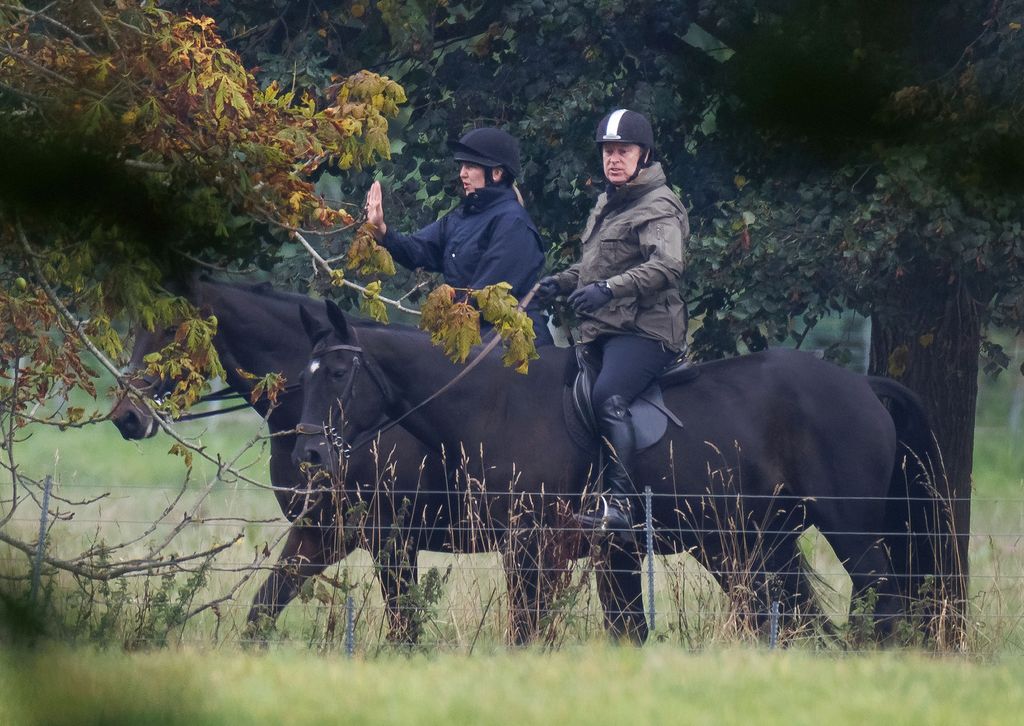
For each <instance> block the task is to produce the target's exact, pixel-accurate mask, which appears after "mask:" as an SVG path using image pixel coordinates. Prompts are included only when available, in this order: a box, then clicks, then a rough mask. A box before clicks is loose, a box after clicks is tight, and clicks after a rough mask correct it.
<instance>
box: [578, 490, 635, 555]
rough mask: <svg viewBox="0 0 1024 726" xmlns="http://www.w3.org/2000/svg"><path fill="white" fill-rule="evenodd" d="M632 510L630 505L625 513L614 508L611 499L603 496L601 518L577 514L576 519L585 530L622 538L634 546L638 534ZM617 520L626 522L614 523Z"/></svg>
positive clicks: (594, 514) (594, 515)
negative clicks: (634, 528)
mask: <svg viewBox="0 0 1024 726" xmlns="http://www.w3.org/2000/svg"><path fill="white" fill-rule="evenodd" d="M630 509H631V507H630V506H629V504H628V503H627V504H626V507H625V511H624V510H622V509H619V508H618V507H612V506H611V504H610V502H609V498H608V497H606V496H604V495H601V507H600V510H601V514H600V516H598V515H597V513H596V512H595V513H593V514H577V515H575V518H576V521H577V522H578V523H579V524H580V525H581V526H582V527H583V528H584V529H589V530H594V531H597V532H600V533H602V534H609V535H612V536H615V537H620V538H621V539H622V540H623V541H624V542H626V543H627V544H634V543H635V542H636V532H634V531H633V527H632V519H633V518H632V512H630ZM616 515H618V516H616ZM616 519H621V520H624V521H620V522H618V523H616V522H615V521H614V520H616Z"/></svg>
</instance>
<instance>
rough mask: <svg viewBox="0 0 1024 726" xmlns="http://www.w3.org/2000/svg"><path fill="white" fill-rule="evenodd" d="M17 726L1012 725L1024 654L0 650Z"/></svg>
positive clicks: (1019, 704) (1022, 696) (5, 712)
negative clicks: (983, 659)
mask: <svg viewBox="0 0 1024 726" xmlns="http://www.w3.org/2000/svg"><path fill="white" fill-rule="evenodd" d="M0 683H2V684H3V686H2V688H3V691H4V692H5V694H6V695H5V696H4V697H3V698H2V699H0V723H5V724H6V723H11V724H26V725H27V724H48V725H51V724H52V725H54V726H57V725H59V724H82V725H84V724H105V725H111V724H179V723H180V724H234V723H281V724H291V723H295V724H299V723H349V724H376V723H392V724H398V723H401V724H411V723H415V724H444V725H449V724H493V725H495V726H498V725H501V724H510V725H511V724H514V725H516V726H519V725H521V724H532V723H537V724H540V723H557V724H575V723H581V724H628V723H650V724H660V723H671V724H723V723H725V724H739V723H756V724H765V725H771V724H786V725H787V726H792V725H793V724H815V725H818V724H866V723H884V724H887V725H892V726H896V725H897V724H924V723H927V724H931V725H933V726H939V725H942V724H951V725H952V724H957V725H959V724H967V723H969V724H1010V723H1018V722H1019V719H1020V714H1021V712H1022V710H1024V662H1022V661H1020V660H1013V661H1009V662H1005V663H975V662H968V661H965V660H962V659H935V658H925V657H921V656H915V655H912V654H902V655H900V654H893V653H885V654H876V655H873V656H870V657H860V656H851V657H848V658H840V659H834V658H833V659H826V658H821V657H815V656H811V655H808V654H804V653H799V652H768V651H764V650H761V651H753V650H735V649H731V650H721V651H716V652H711V653H703V654H688V653H686V652H683V651H680V650H679V649H678V648H672V647H667V646H653V647H648V648H644V649H643V650H636V649H630V648H607V647H597V646H591V647H584V648H569V649H566V650H563V651H561V652H557V653H540V652H536V651H528V652H524V653H502V654H498V655H493V656H481V657H476V658H472V659H467V658H463V657H458V656H451V655H447V656H445V655H440V656H429V657H428V656H414V657H407V658H403V657H388V658H380V659H375V660H371V661H364V660H351V661H350V660H345V659H339V658H322V657H316V656H310V655H309V654H296V653H286V654H282V653H279V654H275V655H273V656H260V655H251V654H243V653H219V654H208V653H196V652H190V651H184V652H182V651H179V652H168V651H160V652H150V653H146V654H129V655H124V654H121V653H101V652H95V651H87V650H76V651H66V650H61V649H54V650H46V649H44V650H37V651H33V652H31V653H25V652H14V653H11V652H7V653H5V654H3V655H0Z"/></svg>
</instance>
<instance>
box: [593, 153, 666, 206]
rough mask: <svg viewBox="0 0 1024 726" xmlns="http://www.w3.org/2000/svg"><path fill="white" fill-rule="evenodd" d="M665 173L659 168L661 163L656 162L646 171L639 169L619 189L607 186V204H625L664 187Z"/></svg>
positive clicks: (610, 185)
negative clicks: (633, 176) (632, 177)
mask: <svg viewBox="0 0 1024 726" xmlns="http://www.w3.org/2000/svg"><path fill="white" fill-rule="evenodd" d="M665 181H666V180H665V172H664V170H662V168H661V162H660V161H656V162H654V163H653V164H651V165H650V166H649V167H647V168H646V169H641V170H640V173H639V174H637V175H636V178H635V179H633V181H630V182H626V183H625V184H623V185H622V186H620V187H617V186H614V185H612V184H609V185H608V187H607V189H606V190H605V197H606V199H607V201H606V203H607V204H615V205H619V204H625V203H626V202H630V201H632V200H634V199H639V198H640V197H642V196H643V195H645V194H647V192H649V191H651V190H653V189H657V188H658V187H661V186H664V185H665Z"/></svg>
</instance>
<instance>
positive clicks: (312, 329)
mask: <svg viewBox="0 0 1024 726" xmlns="http://www.w3.org/2000/svg"><path fill="white" fill-rule="evenodd" d="M299 319H300V320H302V328H303V330H305V331H306V335H307V336H308V337H309V339H310V340H311V341H313V342H314V343H315V342H316V341H317V340H319V339H320V338H322V337H324V335H326V334H327V332H328V331H327V328H325V327H324V324H323V323H322V322H321V321H319V320H317V319H316V318H315V317H313V315H312V314H311V313H310V312H309V311H308V310H306V307H305V306H304V305H300V306H299Z"/></svg>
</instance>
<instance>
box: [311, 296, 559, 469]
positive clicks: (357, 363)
mask: <svg viewBox="0 0 1024 726" xmlns="http://www.w3.org/2000/svg"><path fill="white" fill-rule="evenodd" d="M539 287H540V283H539V282H538V283H534V285H533V287H531V288H530V291H529V292H528V293H526V295H524V296H523V299H522V300H520V301H519V305H518V306H517V308H518V309H519V310H523V309H525V308H526V306H527V305H529V303H530V300H532V299H533V296H534V295H535V294H536V292H537V290H538V288H539ZM500 340H501V337H500V336H499V335H498V332H497V331H494V332H493V333H492V334H491V338H490V340H488V341H487V343H486V344H485V345H484V347H483V348H482V349H481V350H480V352H479V353H477V355H476V357H475V358H473V360H471V361H470V362H469V363H468V364H467V365H466V366H465V367H464V368H463V369H462V370H461V371H459V373H458V375H456V376H455V377H454V378H452V379H451V380H450V381H448V382H447V383H446V384H444V385H443V386H442V387H441V388H440V389H438V390H437V391H434V392H433V393H432V394H430V396H428V397H427V398H425V399H424V400H422V401H420V402H419V403H417V404H416V405H415V406H412V407H410V408H408V409H406V411H405V412H404V413H402V414H401V415H400V416H398V417H397V418H392V417H391V416H390V414H389V411H391V410H393V409H394V408H396V407H397V404H398V397H397V396H396V395H395V392H394V389H393V388H392V387H391V384H389V383H388V381H387V378H385V377H384V373H383V372H382V371H381V370H380V369H379V368H378V367H377V365H376V363H374V361H373V359H372V358H371V357H369V356H368V355H367V354H366V351H364V350H363V349H362V347H361V346H358V345H349V344H345V343H339V344H337V345H330V346H327V347H325V348H321V349H319V350H316V349H314V350H313V353H312V354H311V356H310V358H311V359H312V360H315V359H318V358H319V357H321V356H323V355H326V354H327V353H333V352H334V351H339V350H345V351H349V352H350V353H353V356H352V363H353V365H352V372H351V373H350V374H349V380H348V381H346V382H345V393H343V394H342V395H346V394H347V395H351V393H352V391H354V390H355V376H356V373H358V371H359V370H360V369H361V368H363V365H364V364H363V360H362V359H363V357H364V356H366V361H367V363H366V365H365V367H366V371H367V373H368V374H369V375H370V379H371V380H372V381H373V382H374V384H375V385H376V386H377V390H378V391H380V394H381V396H382V397H383V399H384V409H383V412H382V416H381V418H380V421H379V423H378V424H376V425H374V426H370V427H369V428H367V429H366V430H365V431H364V432H363V433H361V434H359V435H358V436H357V437H356V440H355V441H353V442H347V441H345V438H344V436H343V435H338V434H337V432H335V431H334V430H333V427H330V426H325V425H323V424H311V423H306V422H301V423H298V424H296V426H295V431H296V432H297V433H299V434H305V435H312V436H315V435H317V434H320V435H323V436H324V437H328V436H330V437H331V438H332V439H333V443H334V444H335V445H336V446H338V448H340V449H341V451H342V453H343V454H344V456H345V458H348V457H349V455H351V453H352V451H353V450H355V449H357V448H359V447H360V446H363V445H364V444H366V443H368V442H370V441H373V440H374V439H376V438H377V437H378V436H379V435H380V434H383V433H384V432H385V431H388V430H390V429H392V428H394V427H395V426H397V425H398V424H399V423H401V422H402V420H403V419H405V418H406V417H407V416H409V415H410V414H411V413H413V412H414V411H417V410H419V409H420V408H422V407H423V406H426V405H427V404H428V403H430V402H431V401H433V400H434V399H435V398H437V397H439V396H440V395H441V394H443V393H445V391H447V390H448V389H450V388H452V387H453V386H454V385H455V384H456V383H458V382H459V381H461V380H462V379H463V378H465V377H466V376H467V375H469V372H470V371H472V370H473V369H474V368H476V367H477V365H479V363H480V361H482V360H483V359H484V358H486V357H487V354H488V353H490V352H491V351H492V350H494V348H495V346H497V345H498V342H499V341H500ZM342 405H344V401H342Z"/></svg>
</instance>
